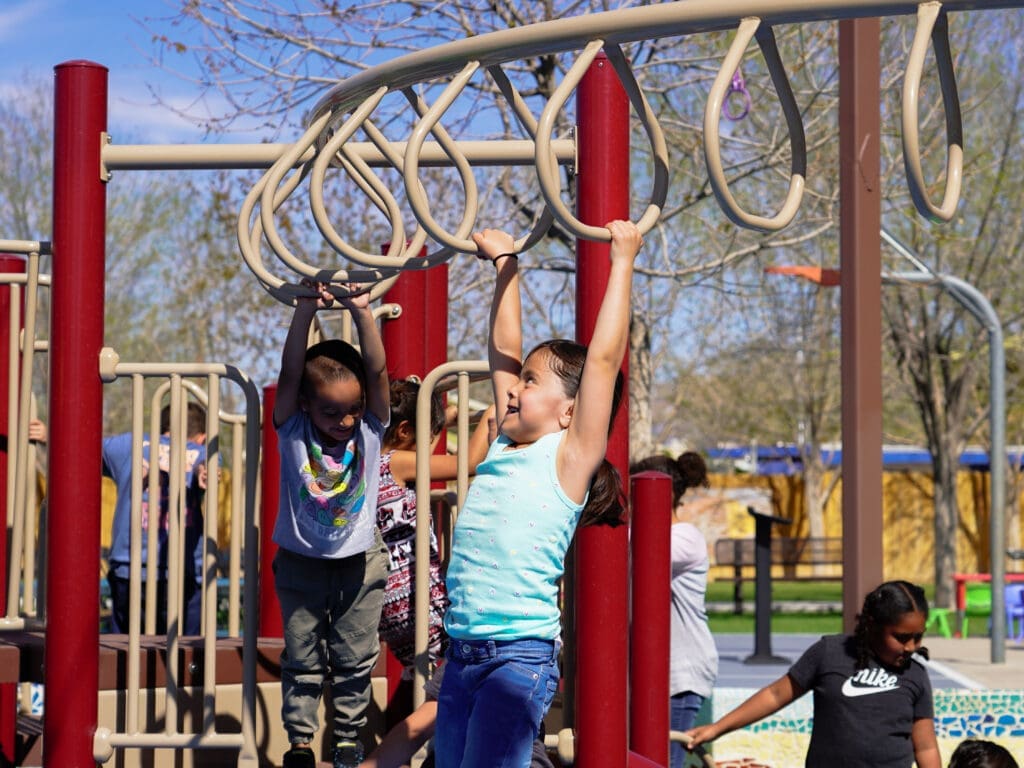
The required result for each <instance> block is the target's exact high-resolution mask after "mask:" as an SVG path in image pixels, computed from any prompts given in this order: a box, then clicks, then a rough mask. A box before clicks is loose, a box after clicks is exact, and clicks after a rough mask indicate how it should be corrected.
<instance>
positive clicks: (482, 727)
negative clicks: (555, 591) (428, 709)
mask: <svg viewBox="0 0 1024 768" xmlns="http://www.w3.org/2000/svg"><path fill="white" fill-rule="evenodd" d="M558 645H559V644H558V643H556V642H555V641H554V640H509V641H494V640H474V641H470V640H458V639H455V638H452V640H451V644H450V645H449V646H448V661H447V663H446V665H445V672H444V681H443V682H442V683H441V692H440V695H439V696H438V699H437V733H436V734H435V736H434V755H435V759H436V762H437V768H461V766H466V768H469V766H472V768H492V767H493V768H527V766H529V765H530V759H531V753H532V749H533V742H534V740H535V739H536V738H537V734H538V732H539V731H540V725H541V721H542V720H543V719H544V715H546V714H547V711H548V708H549V707H550V706H551V701H552V699H553V698H554V696H555V691H556V690H557V689H558Z"/></svg>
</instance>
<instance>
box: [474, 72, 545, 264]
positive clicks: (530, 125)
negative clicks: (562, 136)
mask: <svg viewBox="0 0 1024 768" xmlns="http://www.w3.org/2000/svg"><path fill="white" fill-rule="evenodd" d="M487 73H488V74H489V75H490V76H491V79H492V80H493V81H494V84H495V85H496V86H497V87H498V90H499V91H500V92H501V95H502V96H504V97H505V101H506V102H507V103H508V105H509V106H510V107H511V108H512V112H513V113H514V114H515V116H516V118H517V119H518V120H519V124H520V125H521V126H522V127H523V130H525V131H526V133H527V135H528V136H529V137H530V138H531V139H533V140H534V142H536V140H537V120H536V118H534V116H533V113H532V112H531V111H530V108H529V107H528V106H527V105H526V101H525V100H524V99H523V97H522V95H521V94H520V93H519V91H518V90H516V88H515V86H514V85H512V81H511V80H509V79H508V75H506V74H505V70H503V69H502V68H501V67H499V66H498V65H494V66H491V67H488V68H487ZM555 163H556V164H557V160H556V161H555ZM554 223H555V216H554V214H553V213H552V212H551V208H550V207H548V206H547V205H545V206H544V207H543V208H541V211H540V213H539V215H538V216H537V221H536V223H535V224H534V225H533V227H532V228H531V229H530V231H529V232H528V233H527V234H526V235H524V236H523V237H519V238H516V240H515V242H513V244H512V248H513V250H515V252H516V253H521V252H523V251H525V250H528V249H529V248H530V247H531V246H533V245H534V243H537V242H538V241H540V240H541V239H542V238H543V237H544V235H546V234H547V232H548V230H550V229H551V225H552V224H554Z"/></svg>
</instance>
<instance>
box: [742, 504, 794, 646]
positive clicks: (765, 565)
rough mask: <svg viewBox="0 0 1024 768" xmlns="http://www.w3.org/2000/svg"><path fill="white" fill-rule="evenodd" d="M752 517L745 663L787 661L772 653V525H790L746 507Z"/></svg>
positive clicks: (784, 518) (781, 518)
mask: <svg viewBox="0 0 1024 768" xmlns="http://www.w3.org/2000/svg"><path fill="white" fill-rule="evenodd" d="M747 514H749V515H751V516H752V517H753V518H754V579H755V585H754V586H755V588H754V653H753V654H751V655H750V656H747V658H745V659H744V660H743V663H744V664H786V663H788V662H789V659H785V658H782V657H781V656H775V655H774V654H773V653H772V525H773V524H775V523H778V524H779V525H792V524H793V521H792V520H790V519H789V518H786V517H775V516H774V515H765V514H762V513H761V512H758V511H757V510H755V509H754V508H753V507H747Z"/></svg>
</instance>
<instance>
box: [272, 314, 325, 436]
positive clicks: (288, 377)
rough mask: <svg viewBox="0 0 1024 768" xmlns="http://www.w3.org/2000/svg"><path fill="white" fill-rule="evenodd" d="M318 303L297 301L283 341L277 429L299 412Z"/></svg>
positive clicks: (278, 376) (275, 410) (276, 402)
mask: <svg viewBox="0 0 1024 768" xmlns="http://www.w3.org/2000/svg"><path fill="white" fill-rule="evenodd" d="M317 303H318V301H317V300H316V299H312V298H302V297H300V298H299V299H297V301H296V304H295V311H294V312H293V313H292V321H291V324H290V325H289V326H288V335H287V336H286V337H285V340H284V350H283V351H282V352H281V370H280V372H279V373H278V375H277V392H276V394H275V395H274V426H275V427H280V426H281V425H282V424H284V423H285V422H286V421H288V419H290V418H291V417H292V415H293V414H294V413H295V412H296V411H297V410H298V409H299V387H300V386H301V384H302V369H303V367H304V366H305V364H306V344H307V342H308V341H309V327H310V325H312V324H313V316H314V315H316V309H317Z"/></svg>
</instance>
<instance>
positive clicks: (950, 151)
mask: <svg viewBox="0 0 1024 768" xmlns="http://www.w3.org/2000/svg"><path fill="white" fill-rule="evenodd" d="M929 38H931V43H932V48H933V49H934V51H935V63H936V66H937V67H938V71H939V83H940V85H941V87H942V107H943V110H944V111H945V114H946V192H945V194H944V195H943V198H942V205H941V206H936V205H935V204H934V203H932V201H931V200H930V199H929V197H928V192H927V191H926V190H925V181H924V173H923V171H922V170H921V143H920V138H919V132H918V125H917V121H918V109H917V106H918V104H917V102H918V96H919V95H920V89H921V72H922V70H923V69H924V57H925V54H926V53H927V50H928V39H929ZM903 164H904V166H905V168H906V172H907V186H908V187H909V188H910V197H911V198H912V199H913V201H914V205H915V206H916V207H917V210H918V211H919V212H920V214H921V215H922V216H924V217H925V218H926V219H928V220H930V221H934V222H942V221H949V220H950V219H952V218H953V214H954V213H956V207H957V204H958V203H959V202H960V187H961V183H962V181H963V172H964V137H963V122H962V121H961V117H960V96H959V94H958V93H957V87H956V74H955V73H954V71H953V56H952V54H951V53H950V50H949V23H948V20H947V19H946V14H945V12H943V11H942V3H938V2H929V3H922V4H921V5H919V6H918V8H917V32H916V33H915V34H914V43H913V45H912V46H911V48H910V56H909V58H908V59H907V73H906V77H905V78H904V80H903Z"/></svg>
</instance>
